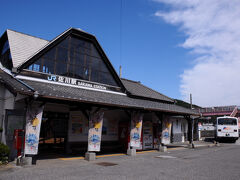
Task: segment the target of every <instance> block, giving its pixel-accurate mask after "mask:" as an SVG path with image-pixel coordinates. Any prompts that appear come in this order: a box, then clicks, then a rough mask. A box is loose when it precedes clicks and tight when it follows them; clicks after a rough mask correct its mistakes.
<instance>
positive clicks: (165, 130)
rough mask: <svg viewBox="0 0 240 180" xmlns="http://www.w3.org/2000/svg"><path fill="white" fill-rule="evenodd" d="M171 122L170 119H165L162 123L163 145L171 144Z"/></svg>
mask: <svg viewBox="0 0 240 180" xmlns="http://www.w3.org/2000/svg"><path fill="white" fill-rule="evenodd" d="M171 126H172V124H171V122H170V118H169V117H165V118H163V123H162V143H163V144H170V134H171Z"/></svg>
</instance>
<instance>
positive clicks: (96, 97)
mask: <svg viewBox="0 0 240 180" xmlns="http://www.w3.org/2000/svg"><path fill="white" fill-rule="evenodd" d="M23 82H25V83H26V84H28V85H29V86H31V87H32V88H33V89H35V90H37V91H38V92H39V95H40V96H42V97H47V98H56V99H64V100H70V101H80V102H87V103H94V104H103V105H108V106H117V107H127V108H138V109H145V110H153V111H164V112H172V113H178V114H196V113H194V112H193V111H191V110H190V109H186V108H183V107H181V106H177V105H174V104H169V103H161V102H156V101H151V100H143V99H135V98H131V97H128V96H125V95H119V94H112V93H106V92H99V91H94V90H86V89H81V88H75V87H69V86H65V85H56V84H50V83H43V82H41V83H39V82H36V81H30V80H23Z"/></svg>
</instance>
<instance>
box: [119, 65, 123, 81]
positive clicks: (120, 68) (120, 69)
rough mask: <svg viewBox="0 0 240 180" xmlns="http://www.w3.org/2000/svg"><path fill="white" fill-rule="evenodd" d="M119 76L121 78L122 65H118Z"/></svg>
mask: <svg viewBox="0 0 240 180" xmlns="http://www.w3.org/2000/svg"><path fill="white" fill-rule="evenodd" d="M119 77H120V78H122V66H121V65H120V67H119Z"/></svg>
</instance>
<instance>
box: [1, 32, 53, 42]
mask: <svg viewBox="0 0 240 180" xmlns="http://www.w3.org/2000/svg"><path fill="white" fill-rule="evenodd" d="M6 31H13V32H15V33H19V34H22V35H26V36H30V37H34V38H37V39H41V40H44V41H48V42H50V41H49V40H46V39H43V38H40V37H37V36H33V35H30V34H27V33H23V32H19V31H16V30H12V29H7V30H6Z"/></svg>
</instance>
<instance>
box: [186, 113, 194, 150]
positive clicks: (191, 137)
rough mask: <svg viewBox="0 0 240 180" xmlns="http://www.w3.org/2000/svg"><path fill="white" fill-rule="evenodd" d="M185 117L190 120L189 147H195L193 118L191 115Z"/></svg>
mask: <svg viewBox="0 0 240 180" xmlns="http://www.w3.org/2000/svg"><path fill="white" fill-rule="evenodd" d="M185 119H186V120H187V121H188V140H189V145H188V146H189V148H194V143H193V119H192V118H191V117H190V116H185Z"/></svg>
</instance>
